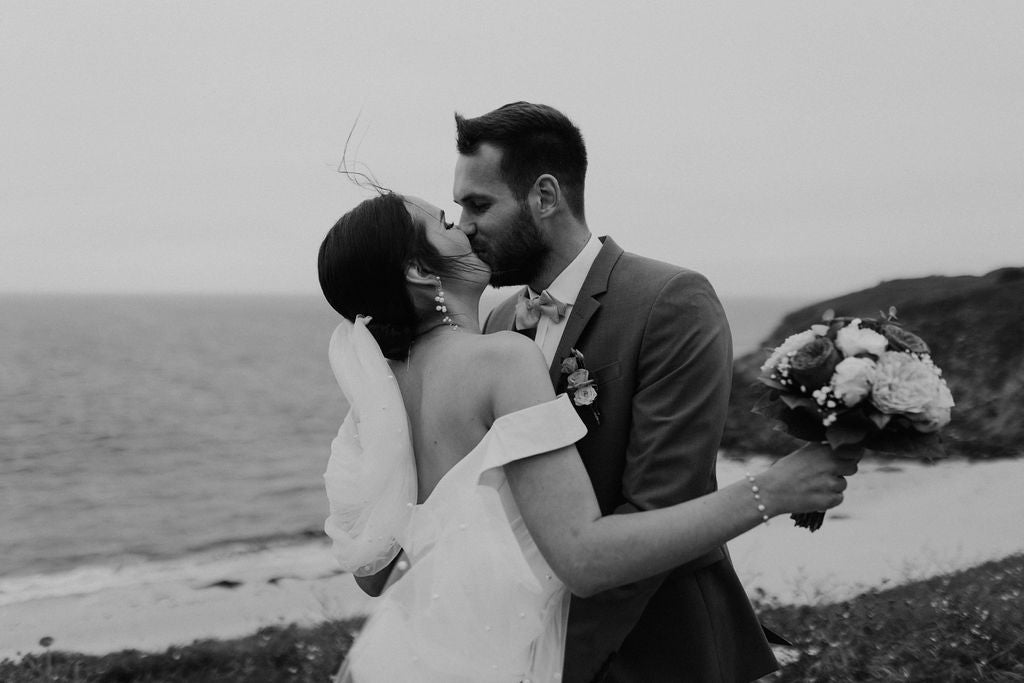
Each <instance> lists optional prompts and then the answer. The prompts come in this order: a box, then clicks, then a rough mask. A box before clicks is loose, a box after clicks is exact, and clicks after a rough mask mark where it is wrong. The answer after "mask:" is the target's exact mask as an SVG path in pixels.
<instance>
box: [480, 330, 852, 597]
mask: <svg viewBox="0 0 1024 683" xmlns="http://www.w3.org/2000/svg"><path fill="white" fill-rule="evenodd" d="M531 346H532V345H531ZM509 347H510V348H509V349H507V353H508V354H509V355H510V357H509V358H508V359H507V360H508V361H510V362H512V363H514V365H512V366H511V367H516V368H517V372H516V373H514V376H512V377H510V376H509V375H507V374H506V375H503V376H501V377H500V379H497V378H496V380H497V381H496V384H495V385H494V390H493V392H492V398H493V402H494V410H495V416H496V417H497V416H501V415H504V414H506V413H510V412H513V411H515V410H520V409H522V408H525V407H529V406H531V405H536V404H538V403H541V402H543V401H547V400H551V399H552V398H553V396H554V395H553V392H552V390H551V385H550V381H549V380H548V376H547V372H546V370H545V368H544V367H543V361H541V362H539V363H538V362H537V360H536V358H531V357H529V356H531V355H532V352H531V351H529V350H527V348H526V347H524V346H522V345H519V344H510V345H509ZM532 348H534V349H536V347H535V346H532ZM505 367H510V366H505ZM848 455H849V457H848V458H842V457H837V456H835V455H833V454H832V453H831V451H829V450H828V449H827V448H825V447H822V446H817V445H813V446H805V447H804V448H801V449H800V450H798V451H796V452H795V453H792V454H790V455H788V456H786V457H785V458H783V459H781V460H780V461H779V462H777V463H776V464H775V465H774V466H773V467H771V468H770V469H768V470H767V471H765V472H763V473H761V474H759V475H758V476H757V482H758V486H759V488H760V496H761V499H760V500H761V502H763V504H764V505H765V507H766V510H765V511H764V512H762V511H760V510H759V509H758V507H757V501H756V500H755V499H754V497H753V492H752V490H751V485H750V483H749V482H747V481H746V480H743V481H741V482H737V483H735V484H732V485H730V486H727V487H725V488H723V489H721V490H719V491H716V492H714V493H711V494H708V495H705V496H702V497H700V498H696V499H694V500H690V501H687V502H685V503H681V504H678V505H674V506H671V507H666V508H662V509H658V510H651V511H646V512H638V513H632V514H623V515H609V516H606V517H602V516H601V511H600V509H599V507H598V504H597V499H596V497H595V495H594V490H593V488H592V486H591V484H590V479H589V477H588V476H587V472H586V470H585V469H584V467H583V463H582V461H581V460H580V457H579V454H578V453H577V451H576V448H575V447H574V446H571V447H568V448H563V449H559V450H557V451H552V452H550V453H546V454H543V455H539V456H534V457H531V458H525V459H523V460H518V461H514V462H511V463H509V464H506V465H505V474H506V476H507V478H508V481H509V485H510V487H511V490H512V494H513V496H514V497H515V499H516V502H517V503H518V505H519V509H520V511H521V513H522V515H523V520H524V522H525V523H526V526H527V528H528V529H529V530H530V533H531V535H532V536H533V538H534V540H535V541H536V543H537V546H538V547H539V548H540V551H541V553H542V554H543V555H544V558H545V559H546V560H547V561H548V564H550V565H551V568H552V569H553V570H554V571H555V573H556V574H557V575H558V577H559V578H560V579H561V580H562V581H563V582H565V584H566V585H567V586H568V587H569V590H570V591H572V592H573V593H574V594H576V595H580V596H588V595H592V594H594V593H597V592H600V591H603V590H607V589H609V588H613V587H615V586H619V585H623V584H626V583H631V582H633V581H638V580H640V579H643V578H647V577H649V576H653V575H655V574H658V573H661V572H663V571H667V570H669V569H672V568H673V567H677V566H679V565H682V564H685V563H686V562H688V561H690V560H692V559H695V558H697V557H699V556H700V555H702V554H704V553H706V552H708V551H710V550H712V549H713V548H716V547H718V546H720V545H721V544H723V543H725V542H726V541H729V540H730V539H733V538H735V537H736V536H738V535H740V534H742V533H743V532H745V531H747V530H749V529H752V528H753V527H755V526H757V525H758V524H760V523H761V522H762V521H763V515H764V514H767V515H769V516H775V515H778V514H783V513H792V512H807V511H812V510H825V509H828V508H831V507H834V506H836V505H838V504H839V503H840V502H842V498H843V497H842V490H843V488H845V480H842V479H838V478H837V477H839V476H845V475H849V474H853V473H854V472H855V471H856V469H857V455H856V454H848Z"/></svg>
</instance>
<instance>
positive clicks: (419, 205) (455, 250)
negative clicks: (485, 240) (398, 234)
mask: <svg viewBox="0 0 1024 683" xmlns="http://www.w3.org/2000/svg"><path fill="white" fill-rule="evenodd" d="M405 207H406V208H407V209H408V210H409V215H410V216H412V220H413V222H414V223H416V224H417V225H418V226H419V228H420V229H422V230H423V231H424V232H425V233H426V236H427V241H428V242H430V243H431V244H432V245H433V246H434V248H435V249H437V252H438V253H439V254H440V255H441V256H445V257H448V258H451V259H454V260H456V261H457V262H458V264H459V265H460V266H461V268H460V269H459V270H460V275H461V274H462V271H465V273H466V274H467V275H468V276H470V277H472V279H473V280H476V279H478V278H480V279H482V281H483V282H485V283H486V282H487V281H488V280H489V279H490V272H491V269H490V268H489V267H488V266H487V264H486V263H484V262H483V261H481V260H480V257H478V256H477V255H476V254H474V253H473V248H472V247H471V246H470V244H469V238H468V237H467V236H466V233H464V232H462V231H461V230H459V229H458V228H456V227H455V223H453V222H449V221H448V219H447V217H446V216H445V215H444V211H443V210H442V209H439V208H437V207H436V206H434V205H433V204H431V203H429V202H426V201H424V200H422V199H420V198H419V197H410V196H406V197H405Z"/></svg>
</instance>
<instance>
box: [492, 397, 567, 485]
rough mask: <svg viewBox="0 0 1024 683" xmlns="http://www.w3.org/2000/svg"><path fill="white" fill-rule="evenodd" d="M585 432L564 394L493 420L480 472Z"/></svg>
mask: <svg viewBox="0 0 1024 683" xmlns="http://www.w3.org/2000/svg"><path fill="white" fill-rule="evenodd" d="M586 434H587V428H586V426H584V424H583V421H582V420H580V416H579V415H578V414H577V413H576V409H575V408H573V405H572V401H570V400H569V397H568V396H567V395H566V394H561V395H560V396H558V398H555V399H553V400H551V401H548V402H546V403H540V404H538V405H535V406H531V407H529V408H524V409H523V410H517V411H516V412H514V413H509V414H508V415H503V416H501V417H499V418H498V419H497V420H495V421H494V424H493V425H491V429H490V431H489V432H488V434H487V436H486V437H485V438H486V439H487V443H486V444H485V452H484V454H483V457H482V458H481V462H480V475H481V476H482V475H483V473H484V472H486V471H488V470H491V469H494V468H496V467H501V466H502V465H505V464H506V463H510V462H513V461H515V460H521V459H523V458H529V457H531V456H534V455H540V454H541V453H548V452H550V451H554V450H558V449H559V448H564V447H566V446H571V445H572V444H574V443H576V442H577V441H579V440H580V439H582V438H583V437H584V436H586Z"/></svg>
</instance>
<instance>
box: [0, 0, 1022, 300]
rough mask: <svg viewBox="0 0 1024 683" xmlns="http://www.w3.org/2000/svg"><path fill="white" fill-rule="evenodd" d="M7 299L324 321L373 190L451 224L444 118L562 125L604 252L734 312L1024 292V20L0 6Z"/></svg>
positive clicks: (872, 6)
mask: <svg viewBox="0 0 1024 683" xmlns="http://www.w3.org/2000/svg"><path fill="white" fill-rule="evenodd" d="M0 93H2V96H0V182H2V184H0V293H3V292H76V293H77V292H104V293H105V292H138V293H150V292H190V293H192V292H197V293H221V292H223V293H300V294H310V295H319V288H318V285H317V278H316V268H315V263H316V252H317V248H318V246H319V243H320V240H321V239H322V238H323V236H324V234H325V233H326V231H327V230H328V229H329V228H330V227H331V225H333V223H334V222H335V221H336V220H337V219H338V217H339V216H341V214H343V213H344V212H345V211H347V210H348V209H350V208H352V207H353V206H354V205H355V204H357V203H358V202H359V201H361V200H362V199H365V198H366V197H368V196H369V195H368V193H367V192H365V191H364V190H361V189H359V188H357V187H355V186H354V185H352V184H351V183H350V182H348V181H347V180H346V179H345V178H344V177H342V176H341V175H339V174H338V173H337V166H338V163H339V161H340V159H341V155H342V151H343V150H344V148H345V141H346V138H347V137H348V135H349V133H350V132H352V134H353V135H352V145H351V147H350V149H349V156H350V158H351V157H353V156H354V157H355V158H356V160H357V161H358V162H360V163H363V164H366V165H367V166H368V167H369V168H371V169H372V171H373V173H374V174H375V175H376V176H377V177H378V179H379V180H380V181H381V182H383V183H384V184H386V185H387V186H389V187H391V188H393V189H395V190H396V191H399V192H403V193H408V194H414V195H418V196H421V197H424V198H426V199H429V200H432V201H434V202H435V203H437V204H438V205H439V206H441V207H442V208H444V209H445V210H446V211H447V212H448V213H449V215H458V211H457V207H455V206H454V204H453V203H452V196H451V190H452V173H453V170H454V166H455V158H456V153H455V149H454V122H453V113H454V112H455V111H458V112H460V113H463V114H465V115H469V116H475V115H479V114H482V113H485V112H487V111H489V110H491V109H494V108H496V107H498V106H500V105H502V104H505V103H507V102H511V101H516V100H529V101H535V102H543V103H546V104H550V105H553V106H555V107H557V108H559V109H561V110H562V111H563V112H565V113H566V114H567V115H568V116H569V117H570V118H571V119H573V120H574V121H575V122H576V123H577V125H578V126H579V127H580V129H581V130H582V132H583V135H584V137H585V139H586V141H587V145H588V152H589V157H590V170H589V173H588V179H587V192H586V203H587V218H588V223H589V226H590V228H591V230H592V231H593V232H595V233H597V234H599V235H605V234H610V235H612V236H614V238H615V239H616V241H617V242H618V243H619V244H620V245H622V246H623V247H624V248H626V249H628V250H630V251H634V252H637V253H642V254H645V255H649V256H653V257H655V258H660V259H662V260H666V261H670V262H673V263H677V264H679V265H683V266H686V267H689V268H693V269H695V270H699V271H701V272H703V273H704V274H705V275H707V276H708V277H709V279H710V280H711V281H712V283H713V284H714V285H715V286H716V288H717V289H718V291H719V293H720V294H723V295H725V296H788V297H794V296H795V297H803V298H807V299H812V298H818V297H825V296H831V295H836V294H842V293H845V292H848V291H853V290H857V289H862V288H865V287H870V286H873V285H875V284H877V283H878V282H880V281H882V280H888V279H893V278H901V277H918V276H924V275H961V274H974V275H980V274H983V273H985V272H988V271H989V270H992V269H994V268H998V267H1002V266H1010V265H1016V266H1024V124H1022V122H1024V3H1021V2H1017V1H1015V0H1014V1H1007V2H988V1H984V2H973V3H971V2H943V1H928V2H923V1H922V2H897V1H893V0H884V1H872V0H869V1H857V2H820V1H815V2H810V1H807V2H788V1H784V2H773V1H765V0H758V1H756V2H754V1H751V2H723V3H706V2H649V3H625V2H621V0H619V1H616V2H610V1H608V0H575V1H570V2H556V1H553V0H548V1H547V2H538V1H536V0H516V2H508V1H507V0H503V1H501V2H491V1H489V0H485V1H480V2H469V1H468V0H461V1H453V2H423V1H422V0H407V1H404V2H402V1H398V0H372V1H368V0H363V1H361V2H352V1H350V0H344V1H334V2H327V1H310V2H283V1H281V2H268V1H266V0H245V1H244V2H219V1H214V2H184V1H182V2H166V1H146V2H138V0H132V1H130V2H128V1H124V2H72V1H71V0H68V1H67V2H47V1H45V0H25V1H19V0H3V3H2V5H0Z"/></svg>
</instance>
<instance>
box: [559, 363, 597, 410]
mask: <svg viewBox="0 0 1024 683" xmlns="http://www.w3.org/2000/svg"><path fill="white" fill-rule="evenodd" d="M569 352H570V353H569V355H568V356H566V357H565V358H563V359H562V379H563V381H564V382H565V393H567V394H568V395H569V399H570V400H572V404H573V405H574V406H576V407H577V408H588V409H589V410H590V413H591V414H592V415H593V416H594V423H595V424H601V413H600V412H599V411H598V410H597V406H595V405H594V401H595V400H597V386H596V384H595V382H594V379H593V378H592V377H591V376H590V372H589V371H588V370H587V366H586V364H584V362H583V354H582V353H580V352H579V350H577V349H569Z"/></svg>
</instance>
